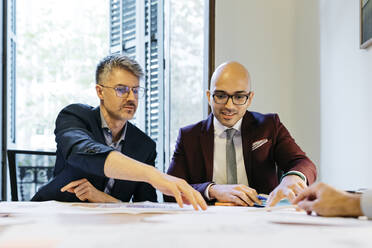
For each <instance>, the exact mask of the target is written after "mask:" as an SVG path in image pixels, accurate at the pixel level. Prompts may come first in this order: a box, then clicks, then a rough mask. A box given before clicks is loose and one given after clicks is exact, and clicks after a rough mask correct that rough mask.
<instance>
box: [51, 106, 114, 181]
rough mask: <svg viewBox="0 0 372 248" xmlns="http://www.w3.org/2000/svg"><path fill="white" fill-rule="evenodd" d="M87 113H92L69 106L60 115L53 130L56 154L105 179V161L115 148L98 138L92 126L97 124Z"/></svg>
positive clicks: (69, 162) (68, 162)
mask: <svg viewBox="0 0 372 248" xmlns="http://www.w3.org/2000/svg"><path fill="white" fill-rule="evenodd" d="M88 111H91V110H88V109H84V108H83V107H80V106H79V105H69V106H67V107H66V108H64V109H63V110H62V111H61V112H60V113H59V115H58V117H57V120H56V129H55V131H54V133H55V135H56V143H57V152H58V155H61V156H62V157H63V159H64V160H65V161H66V162H67V164H69V165H71V166H74V167H76V168H79V169H80V170H83V171H85V172H87V173H90V174H95V175H98V176H104V171H103V167H104V163H105V160H106V158H107V156H108V154H109V153H110V152H111V151H113V150H114V149H113V148H111V147H109V146H107V145H105V144H102V143H100V142H98V141H97V140H96V139H95V137H94V135H93V133H92V126H91V125H93V123H94V121H93V120H90V122H89V119H88V118H89V114H88ZM96 128H97V127H96Z"/></svg>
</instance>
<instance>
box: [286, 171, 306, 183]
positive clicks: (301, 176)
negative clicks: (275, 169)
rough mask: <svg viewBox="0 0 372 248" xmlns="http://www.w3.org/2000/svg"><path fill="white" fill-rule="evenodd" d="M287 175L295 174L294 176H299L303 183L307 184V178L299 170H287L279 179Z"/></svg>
mask: <svg viewBox="0 0 372 248" xmlns="http://www.w3.org/2000/svg"><path fill="white" fill-rule="evenodd" d="M289 175H296V176H299V177H300V178H301V179H302V180H304V181H305V184H306V185H307V179H306V176H305V175H304V174H303V173H302V172H299V171H288V172H287V173H284V174H283V176H282V177H281V178H280V181H282V179H283V178H284V177H285V176H289Z"/></svg>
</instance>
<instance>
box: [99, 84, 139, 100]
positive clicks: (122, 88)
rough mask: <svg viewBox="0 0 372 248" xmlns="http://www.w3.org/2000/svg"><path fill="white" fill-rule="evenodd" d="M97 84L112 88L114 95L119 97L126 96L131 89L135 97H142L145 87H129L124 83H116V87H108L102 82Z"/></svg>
mask: <svg viewBox="0 0 372 248" xmlns="http://www.w3.org/2000/svg"><path fill="white" fill-rule="evenodd" d="M98 85H100V86H102V87H104V88H109V89H114V90H115V93H116V96H117V97H121V98H126V97H128V95H129V91H131V90H132V92H133V95H134V97H135V98H136V99H138V98H142V97H143V96H144V94H145V91H146V89H145V88H142V87H139V86H136V87H129V86H126V85H118V86H116V87H109V86H105V85H102V84H98Z"/></svg>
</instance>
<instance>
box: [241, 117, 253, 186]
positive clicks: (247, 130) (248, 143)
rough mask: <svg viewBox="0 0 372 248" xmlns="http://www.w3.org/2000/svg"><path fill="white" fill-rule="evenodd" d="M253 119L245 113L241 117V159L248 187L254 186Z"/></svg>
mask: <svg viewBox="0 0 372 248" xmlns="http://www.w3.org/2000/svg"><path fill="white" fill-rule="evenodd" d="M253 124H254V118H253V116H252V114H251V113H250V112H249V111H247V113H245V115H244V116H243V121H242V127H241V131H242V145H243V158H244V166H245V171H246V173H247V178H248V184H249V185H250V187H253V186H254V181H253V176H252V159H251V158H252V142H253V141H252V139H253V137H252V130H253Z"/></svg>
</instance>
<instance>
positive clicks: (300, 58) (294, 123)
mask: <svg viewBox="0 0 372 248" xmlns="http://www.w3.org/2000/svg"><path fill="white" fill-rule="evenodd" d="M318 13H319V11H318V2H317V1H309V0H281V1H277V0H266V1H262V0H229V1H226V0H217V1H216V49H215V50H216V61H215V64H216V66H217V65H219V64H220V63H222V62H223V61H226V60H236V61H239V62H241V63H243V64H244V65H245V66H246V67H247V69H248V70H249V71H250V73H251V76H252V81H253V90H254V91H255V99H254V100H253V103H252V106H251V107H250V110H255V111H258V112H262V113H268V112H276V113H278V114H279V116H280V118H281V120H282V122H283V123H284V124H285V126H286V127H287V128H288V129H289V131H290V132H291V134H292V136H293V137H294V138H295V139H296V142H297V143H298V144H299V145H300V146H301V148H302V149H303V150H304V151H305V152H306V153H307V154H308V156H309V157H310V158H311V159H312V160H313V161H314V162H315V163H316V164H319V160H320V136H319V133H320V111H319V109H320V107H319V102H320V92H319V88H320V86H319V77H320V76H319V18H318ZM316 49H317V51H316V52H314V50H316Z"/></svg>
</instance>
